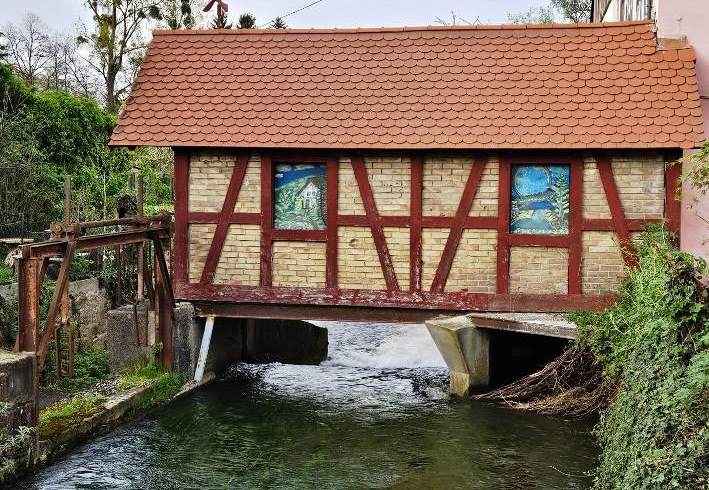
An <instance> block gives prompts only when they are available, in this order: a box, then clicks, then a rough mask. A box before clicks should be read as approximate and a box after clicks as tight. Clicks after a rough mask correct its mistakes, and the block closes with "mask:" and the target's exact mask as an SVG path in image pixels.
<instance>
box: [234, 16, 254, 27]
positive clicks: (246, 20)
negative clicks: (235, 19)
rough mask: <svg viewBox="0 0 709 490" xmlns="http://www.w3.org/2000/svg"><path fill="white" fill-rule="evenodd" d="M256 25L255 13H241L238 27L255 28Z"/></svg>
mask: <svg viewBox="0 0 709 490" xmlns="http://www.w3.org/2000/svg"><path fill="white" fill-rule="evenodd" d="M255 27H256V17H254V15H253V14H249V13H246V14H241V15H240V16H239V23H238V24H237V26H236V28H237V29H253V28H255Z"/></svg>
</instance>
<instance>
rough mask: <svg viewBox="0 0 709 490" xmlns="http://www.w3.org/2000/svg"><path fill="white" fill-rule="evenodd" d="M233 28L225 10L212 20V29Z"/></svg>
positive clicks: (219, 11) (220, 11) (218, 12)
mask: <svg viewBox="0 0 709 490" xmlns="http://www.w3.org/2000/svg"><path fill="white" fill-rule="evenodd" d="M233 27H234V26H233V25H232V24H231V23H230V22H229V18H228V16H227V13H226V12H225V11H224V10H218V11H217V14H216V15H215V16H214V19H213V20H212V29H232V28H233Z"/></svg>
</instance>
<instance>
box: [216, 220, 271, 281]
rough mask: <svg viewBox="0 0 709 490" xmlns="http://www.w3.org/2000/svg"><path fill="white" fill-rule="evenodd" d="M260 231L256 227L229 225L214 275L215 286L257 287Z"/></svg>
mask: <svg viewBox="0 0 709 490" xmlns="http://www.w3.org/2000/svg"><path fill="white" fill-rule="evenodd" d="M260 258H261V231H260V229H259V227H258V225H231V226H229V232H228V233H227V236H226V240H225V241H224V248H223V249H222V256H221V257H220V258H219V263H218V264H217V270H216V272H215V274H214V283H215V284H240V285H244V286H258V285H259V274H260V262H259V261H260Z"/></svg>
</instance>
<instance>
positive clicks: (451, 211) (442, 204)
mask: <svg viewBox="0 0 709 490" xmlns="http://www.w3.org/2000/svg"><path fill="white" fill-rule="evenodd" d="M472 165H473V159H472V157H445V156H436V157H434V156H430V157H426V158H425V159H424V161H423V214H424V216H455V212H456V210H457V209H458V203H459V202H460V197H461V195H462V194H463V189H464V188H465V182H466V181H467V180H468V175H469V174H470V168H471V166H472Z"/></svg>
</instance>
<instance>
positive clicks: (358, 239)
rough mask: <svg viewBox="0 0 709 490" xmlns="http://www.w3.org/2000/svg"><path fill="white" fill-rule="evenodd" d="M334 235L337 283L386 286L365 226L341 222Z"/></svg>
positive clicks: (347, 286)
mask: <svg viewBox="0 0 709 490" xmlns="http://www.w3.org/2000/svg"><path fill="white" fill-rule="evenodd" d="M337 236H338V243H337V280H338V283H339V286H340V287H341V288H344V289H386V283H385V282H384V274H383V273H382V268H381V265H380V264H379V256H378V255H377V249H376V248H375V246H374V239H373V238H372V233H371V232H370V230H369V228H362V227H348V226H341V227H340V228H339V229H338V230H337Z"/></svg>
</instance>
